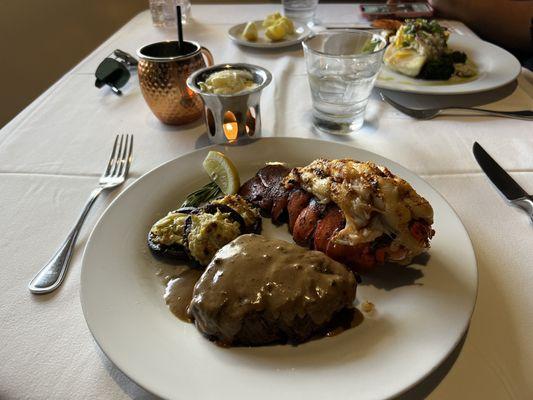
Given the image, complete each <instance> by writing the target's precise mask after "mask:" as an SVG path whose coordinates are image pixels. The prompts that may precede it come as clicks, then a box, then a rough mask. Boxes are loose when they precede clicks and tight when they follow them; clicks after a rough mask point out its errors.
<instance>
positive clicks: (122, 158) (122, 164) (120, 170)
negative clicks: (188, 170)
mask: <svg viewBox="0 0 533 400" xmlns="http://www.w3.org/2000/svg"><path fill="white" fill-rule="evenodd" d="M124 138H125V139H124V147H122V149H121V150H122V154H121V155H120V165H119V168H118V171H117V174H116V176H117V177H121V176H123V172H124V171H125V167H126V153H127V151H128V143H129V141H130V135H124Z"/></svg>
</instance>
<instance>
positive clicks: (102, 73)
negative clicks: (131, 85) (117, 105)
mask: <svg viewBox="0 0 533 400" xmlns="http://www.w3.org/2000/svg"><path fill="white" fill-rule="evenodd" d="M137 64H138V62H137V60H136V59H135V58H134V57H133V56H132V55H130V54H128V53H126V52H125V51H122V50H118V49H117V50H115V51H114V52H113V53H111V54H110V55H109V56H107V57H106V58H104V60H103V61H102V62H101V63H100V65H98V68H96V72H95V73H94V76H96V81H95V82H94V86H96V87H97V88H101V87H103V86H104V85H107V86H109V87H110V88H111V90H112V91H113V93H115V94H116V95H119V96H120V95H121V94H122V92H121V91H120V88H121V87H122V86H124V85H125V84H126V82H128V80H129V79H130V76H131V74H130V71H129V69H130V68H134V67H136V66H137Z"/></svg>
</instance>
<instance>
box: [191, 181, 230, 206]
mask: <svg viewBox="0 0 533 400" xmlns="http://www.w3.org/2000/svg"><path fill="white" fill-rule="evenodd" d="M220 194H222V190H220V188H219V187H218V185H217V184H216V183H215V182H209V183H208V184H207V185H204V186H203V187H201V188H200V189H198V190H195V191H194V192H192V193H191V194H190V195H188V196H187V198H186V199H185V201H184V202H183V204H182V205H181V207H198V206H199V205H201V204H203V203H207V202H208V201H209V200H212V199H214V198H216V197H217V196H218V195H220Z"/></svg>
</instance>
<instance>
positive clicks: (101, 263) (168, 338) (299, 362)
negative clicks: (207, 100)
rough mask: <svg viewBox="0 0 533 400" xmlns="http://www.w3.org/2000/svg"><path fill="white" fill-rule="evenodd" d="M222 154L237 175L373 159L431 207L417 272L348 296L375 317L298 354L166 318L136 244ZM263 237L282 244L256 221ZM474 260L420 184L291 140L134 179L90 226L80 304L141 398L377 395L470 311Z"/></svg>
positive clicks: (451, 344)
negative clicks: (235, 344) (225, 339)
mask: <svg viewBox="0 0 533 400" xmlns="http://www.w3.org/2000/svg"><path fill="white" fill-rule="evenodd" d="M211 149H217V150H220V151H223V152H225V153H226V154H227V155H228V156H229V157H231V159H232V160H233V161H234V163H235V165H236V166H237V168H238V169H239V171H240V174H241V179H243V180H244V179H248V178H250V177H251V176H253V175H254V174H255V172H256V171H257V170H258V169H259V168H260V167H261V166H263V165H264V163H265V162H267V161H284V162H287V163H289V164H290V165H292V166H298V165H300V166H301V165H305V164H307V163H309V162H311V161H312V160H313V159H315V158H318V157H327V158H342V157H351V158H355V159H358V160H372V161H374V162H376V163H378V164H382V165H385V166H387V167H388V168H390V169H391V171H392V172H393V173H395V174H397V175H399V176H401V177H402V178H404V179H406V180H407V181H408V182H410V183H411V184H412V185H413V187H414V188H415V189H416V190H417V191H418V193H420V194H421V195H423V196H424V197H426V198H427V199H428V200H429V201H430V203H431V204H432V206H433V208H434V211H435V225H434V228H435V230H436V236H435V237H434V239H433V241H432V247H431V250H430V252H429V254H430V257H429V260H428V261H427V263H426V265H418V264H414V265H411V266H409V267H398V268H395V267H390V266H389V267H388V268H381V269H380V270H378V271H377V272H376V273H374V274H373V275H372V276H367V277H364V280H365V282H364V283H363V284H361V285H360V286H359V287H358V291H357V298H358V300H359V301H360V302H361V301H365V300H367V301H371V302H372V303H374V304H375V307H376V312H375V314H374V315H372V316H367V317H366V318H365V320H364V321H363V323H362V324H361V325H359V326H358V327H356V328H354V329H350V330H348V331H345V332H344V333H342V334H340V335H338V336H335V337H331V338H324V339H320V340H316V341H312V342H309V343H306V344H303V345H300V346H297V347H292V346H283V345H278V346H269V347H259V348H228V349H226V348H220V347H217V346H216V345H214V344H213V343H211V342H209V341H208V340H206V339H204V337H202V335H201V334H200V333H199V332H198V331H197V330H196V328H195V327H194V326H193V325H192V324H187V323H184V322H182V321H180V320H178V319H177V318H176V317H174V315H173V314H171V313H170V311H169V310H168V309H167V306H166V305H165V302H164V300H163V292H164V287H163V285H162V284H161V282H160V278H159V277H157V276H156V275H155V272H156V267H157V265H158V262H157V261H156V260H154V259H153V257H152V256H151V254H150V253H149V251H148V250H147V247H146V236H147V232H148V230H149V229H150V226H151V225H152V223H153V222H154V221H155V220H157V219H158V218H159V217H161V216H162V215H164V214H165V213H166V212H167V211H168V210H170V209H174V208H176V207H177V206H178V205H179V204H180V203H181V202H182V200H183V199H184V198H185V196H186V195H187V194H188V193H190V192H191V191H193V190H194V189H197V188H198V187H199V186H200V185H202V184H205V183H207V181H208V178H207V175H206V174H205V172H204V171H203V169H202V166H201V164H202V160H203V159H204V157H205V155H206V154H207V152H208V151H209V150H211ZM264 222H265V226H264V230H263V232H264V234H265V235H266V236H270V237H278V238H283V239H286V240H291V239H290V236H289V234H288V233H287V228H286V225H285V226H282V227H278V228H275V227H273V226H272V224H270V223H269V222H268V221H267V220H264ZM476 291H477V268H476V259H475V255H474V251H473V249H472V245H471V243H470V239H469V237H468V234H467V232H466V230H465V228H464V227H463V225H462V223H461V221H460V220H459V218H458V217H457V215H456V214H455V212H454V211H453V209H452V208H451V207H450V205H449V204H448V203H447V202H446V200H444V198H442V197H441V195H440V194H439V193H437V192H436V191H435V190H434V189H433V188H432V187H431V186H430V185H428V184H427V183H426V182H425V181H424V180H422V179H421V178H420V177H418V176H417V175H415V174H414V173H412V172H410V171H409V170H407V169H406V168H404V167H402V166H400V165H398V164H396V163H394V162H392V161H390V160H388V159H386V158H383V157H381V156H379V155H377V154H373V153H370V152H367V151H365V150H361V149H357V148H354V147H351V146H347V145H343V144H338V143H332V142H325V141H317V140H309V139H298V138H267V139H259V140H256V141H254V142H252V143H251V144H247V145H240V146H227V147H224V146H212V147H209V148H204V149H201V150H197V151H194V152H192V153H189V154H186V155H184V156H182V157H179V158H176V159H174V160H172V161H169V162H167V163H165V164H163V165H161V166H159V167H157V168H155V169H154V170H152V171H150V172H149V173H147V174H145V175H144V176H142V177H141V178H139V179H138V180H137V181H136V182H135V183H133V184H132V185H131V186H129V187H128V188H127V189H126V190H125V191H124V192H123V193H122V194H120V196H118V197H117V198H116V199H115V200H114V201H113V202H112V203H111V205H110V206H109V207H108V208H107V210H106V211H105V213H104V214H103V215H102V217H101V218H100V220H99V221H98V223H97V225H96V227H95V228H94V230H93V232H92V234H91V237H90V239H89V241H88V244H87V247H86V249H85V253H84V256H83V270H82V274H81V301H82V306H83V312H84V315H85V319H86V321H87V324H88V326H89V328H90V330H91V332H92V334H93V336H94V338H95V339H96V341H97V343H98V344H99V346H100V347H101V348H102V350H103V351H104V352H105V354H106V355H107V356H108V357H109V358H110V359H111V361H113V363H115V365H117V366H118V368H120V369H121V370H122V371H123V372H124V373H125V374H126V375H128V376H129V377H130V378H131V379H133V380H134V381H135V382H137V383H138V384H139V385H140V386H142V387H144V388H145V389H147V390H148V391H150V392H152V393H154V394H157V395H159V396H161V397H163V398H168V399H230V398H231V399H234V400H245V399H246V400H248V399H254V400H263V399H264V400H271V399H279V400H283V399H299V398H302V399H303V398H305V399H307V400H314V399H316V400H323V399H346V398H357V399H385V398H390V397H392V396H395V395H398V394H400V393H402V392H403V391H405V390H407V389H408V388H410V387H412V386H413V385H415V384H416V383H417V382H419V381H420V380H421V379H423V378H424V377H425V376H427V375H428V374H429V373H430V372H431V371H432V370H433V369H434V368H436V367H437V366H438V365H439V364H440V363H441V362H442V361H443V360H444V359H445V357H446V356H447V355H448V354H449V353H450V352H451V351H452V350H453V349H454V348H455V346H456V345H457V344H458V343H459V341H460V339H461V338H462V336H463V334H464V333H465V331H466V329H467V327H468V324H469V321H470V317H471V314H472V311H473V308H474V303H475V300H476Z"/></svg>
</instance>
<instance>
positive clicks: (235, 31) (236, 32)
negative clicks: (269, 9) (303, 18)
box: [228, 20, 311, 49]
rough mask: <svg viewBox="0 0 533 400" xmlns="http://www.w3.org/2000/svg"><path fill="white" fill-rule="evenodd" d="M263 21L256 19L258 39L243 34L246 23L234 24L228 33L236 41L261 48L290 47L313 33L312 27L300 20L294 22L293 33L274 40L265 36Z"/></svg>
mask: <svg viewBox="0 0 533 400" xmlns="http://www.w3.org/2000/svg"><path fill="white" fill-rule="evenodd" d="M262 22H263V21H261V20H260V21H254V23H255V26H256V27H257V31H258V36H259V37H258V38H257V40H256V41H253V42H252V41H250V40H246V39H245V38H244V37H243V36H242V32H243V31H244V27H245V26H246V23H244V24H239V25H235V26H232V27H231V28H230V29H229V30H228V35H229V37H230V38H231V40H233V41H234V42H235V43H237V44H240V45H243V46H248V47H256V48H260V49H277V48H280V47H288V46H294V45H295V44H298V43H300V42H301V41H302V40H304V39H305V38H306V37H307V36H309V34H310V33H311V29H309V27H308V26H307V25H305V24H301V23H299V22H296V21H293V22H294V33H293V34H292V35H288V36H287V37H286V38H285V39H283V40H279V41H276V42H273V41H272V40H270V39H269V38H267V37H266V36H265V28H263V26H262Z"/></svg>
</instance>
